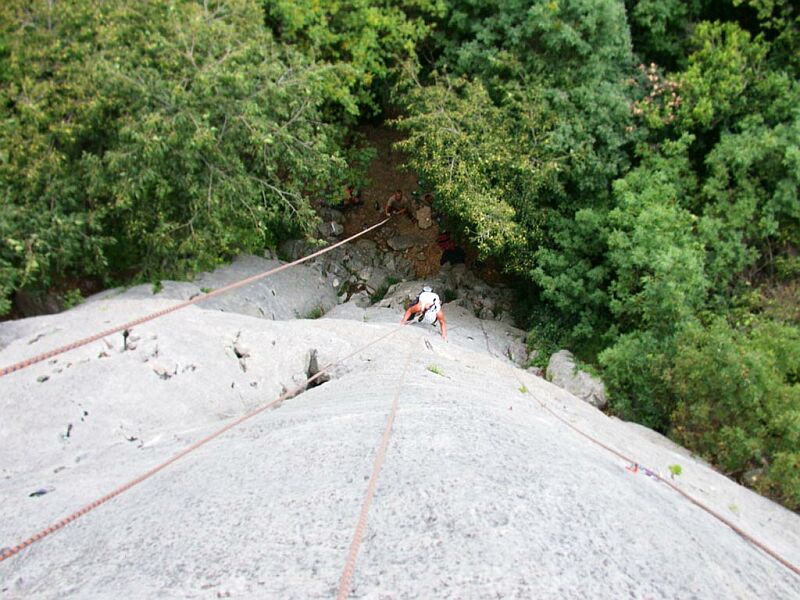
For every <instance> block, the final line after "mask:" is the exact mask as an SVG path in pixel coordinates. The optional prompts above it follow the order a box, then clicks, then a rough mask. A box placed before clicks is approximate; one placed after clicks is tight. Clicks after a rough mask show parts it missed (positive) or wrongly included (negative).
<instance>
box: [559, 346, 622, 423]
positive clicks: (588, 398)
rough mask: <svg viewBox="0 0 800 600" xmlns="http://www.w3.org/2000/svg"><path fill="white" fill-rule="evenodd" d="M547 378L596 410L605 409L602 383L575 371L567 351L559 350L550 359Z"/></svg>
mask: <svg viewBox="0 0 800 600" xmlns="http://www.w3.org/2000/svg"><path fill="white" fill-rule="evenodd" d="M547 378H548V379H549V380H550V381H551V382H553V383H554V384H555V385H557V386H558V387H560V388H563V389H565V390H567V391H568V392H570V393H571V394H573V395H575V396H577V397H578V398H580V399H581V400H584V401H585V402H588V403H589V404H591V405H592V406H594V407H596V408H601V409H602V408H605V406H606V404H607V403H608V401H607V400H606V388H605V385H603V382H602V381H600V380H599V379H596V378H595V377H592V376H591V375H589V373H586V372H585V371H580V370H577V369H576V367H575V357H574V356H573V355H572V353H571V352H570V351H569V350H559V351H558V352H556V353H555V354H553V356H551V357H550V362H549V363H548V365H547Z"/></svg>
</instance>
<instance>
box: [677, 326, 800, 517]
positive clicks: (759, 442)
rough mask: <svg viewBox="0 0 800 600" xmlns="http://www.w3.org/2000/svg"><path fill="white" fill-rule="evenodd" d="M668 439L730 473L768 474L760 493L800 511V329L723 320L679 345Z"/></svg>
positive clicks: (689, 331)
mask: <svg viewBox="0 0 800 600" xmlns="http://www.w3.org/2000/svg"><path fill="white" fill-rule="evenodd" d="M676 345H677V351H676V355H675V361H674V368H673V371H672V381H673V384H674V387H675V390H676V395H677V398H678V405H677V407H676V410H675V413H674V415H673V430H672V434H673V435H674V437H675V438H676V439H677V440H678V441H679V442H681V443H684V444H686V445H687V446H688V447H690V448H693V449H695V450H697V451H699V452H701V453H702V454H703V455H704V456H706V457H709V458H710V459H711V460H713V461H714V462H715V464H717V465H719V466H720V467H721V468H722V469H723V470H725V471H726V472H727V473H730V474H732V475H734V476H741V475H742V474H743V473H744V472H745V471H746V470H748V469H751V468H755V467H762V466H763V467H765V475H764V477H762V478H760V480H759V481H760V483H759V486H761V491H764V492H769V493H771V494H773V495H775V496H776V497H778V498H780V499H781V500H782V501H783V502H784V503H786V504H787V506H789V507H790V508H797V507H799V506H800V503H799V502H798V500H800V497H799V496H798V488H797V485H798V483H799V482H800V477H798V474H797V471H796V469H795V468H793V466H792V465H796V464H797V463H798V461H800V451H798V448H800V385H798V382H800V367H799V366H798V365H800V329H798V328H797V327H790V326H786V325H779V324H776V323H772V322H758V323H757V324H756V326H755V327H753V328H752V329H751V330H749V331H740V330H736V329H733V328H732V327H730V325H728V324H727V323H726V322H725V321H724V320H723V319H715V320H714V321H713V322H712V323H711V324H710V326H709V327H707V328H703V327H700V326H699V325H694V326H690V327H687V328H686V329H685V330H684V331H683V332H682V333H681V335H680V336H679V337H678V339H677V342H676Z"/></svg>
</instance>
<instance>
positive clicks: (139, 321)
mask: <svg viewBox="0 0 800 600" xmlns="http://www.w3.org/2000/svg"><path fill="white" fill-rule="evenodd" d="M387 221H389V219H388V218H387V219H384V220H383V221H380V222H378V223H376V224H375V225H373V226H372V227H369V228H367V229H365V230H364V231H360V232H359V233H356V234H355V235H351V236H350V237H349V238H347V239H344V240H342V241H340V242H336V243H335V244H332V245H330V246H328V247H327V248H323V249H322V250H318V251H316V252H314V253H313V254H309V255H308V256H305V257H303V258H299V259H297V260H295V261H293V262H290V263H286V264H285V265H281V266H280V267H276V268H275V269H271V270H269V271H265V272H264V273H259V274H257V275H253V276H252V277H248V278H247V279H242V280H240V281H236V282H234V283H231V284H229V285H226V286H225V287H222V288H220V289H218V290H214V291H213V292H209V293H207V294H202V295H200V296H196V297H195V298H191V299H189V300H186V301H185V302H181V303H179V304H176V305H174V306H171V307H169V308H165V309H164V310H160V311H157V312H154V313H151V314H149V315H146V316H144V317H140V318H139V319H135V320H133V321H130V322H128V323H125V324H124V325H119V326H117V327H112V328H111V329H106V330H105V331H101V332H100V333H96V334H94V335H92V336H89V337H86V338H83V339H81V340H78V341H76V342H72V343H70V344H66V345H65V346H61V347H60V348H55V349H54V350H49V351H47V352H44V353H42V354H38V355H36V356H33V357H31V358H27V359H25V360H22V361H20V362H18V363H16V364H13V365H9V366H7V367H4V368H3V369H0V377H4V376H6V375H8V374H10V373H13V372H15V371H19V370H21V369H24V368H26V367H30V366H31V365H34V364H36V363H38V362H41V361H43V360H47V359H48V358H52V357H53V356H57V355H59V354H63V353H64V352H68V351H69V350H74V349H75V348H80V347H81V346H85V345H86V344H91V343H92V342H96V341H97V340H100V339H103V338H104V337H106V336H109V335H111V334H113V333H117V332H119V331H123V330H125V329H132V328H133V327H135V326H136V325H141V324H142V323H146V322H147V321H152V320H153V319H156V318H158V317H163V316H164V315H168V314H169V313H172V312H175V311H176V310H180V309H181V308H186V307H187V306H190V305H192V304H197V303H198V302H202V301H203V300H208V299H209V298H214V297H215V296H219V295H220V294H224V293H225V292H229V291H231V290H235V289H237V288H240V287H242V286H244V285H248V284H250V283H253V282H254V281H258V280H259V279H263V278H264V277H268V276H269V275H274V274H275V273H278V272H280V271H283V270H285V269H288V268H289V267H293V266H295V265H299V264H300V263H304V262H306V261H307V260H311V259H312V258H316V257H317V256H320V255H321V254H325V253H326V252H330V251H331V250H333V249H334V248H338V247H339V246H341V245H343V244H346V243H347V242H349V241H351V240H354V239H355V238H357V237H360V236H362V235H364V234H366V233H369V232H370V231H372V230H373V229H377V228H378V227H380V226H381V225H383V224H385V223H386V222H387Z"/></svg>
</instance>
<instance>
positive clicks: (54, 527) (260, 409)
mask: <svg viewBox="0 0 800 600" xmlns="http://www.w3.org/2000/svg"><path fill="white" fill-rule="evenodd" d="M400 329H402V325H399V326H397V327H395V328H393V329H392V330H390V331H389V332H388V333H385V334H383V335H382V336H379V337H377V338H375V339H374V340H372V341H371V342H369V343H367V344H364V345H363V346H361V347H359V348H358V349H356V350H354V351H353V352H351V353H350V354H348V355H346V356H344V357H342V358H340V359H339V360H337V361H334V362H332V363H329V364H328V365H326V366H325V367H323V368H322V369H320V371H319V372H317V373H315V374H314V375H313V376H311V377H309V378H308V379H306V380H305V382H303V383H301V384H300V385H298V386H297V387H295V388H293V389H291V390H288V391H286V392H284V393H283V394H281V395H280V396H279V397H278V398H276V399H275V400H272V401H271V402H268V403H267V404H264V405H263V406H260V407H258V408H256V409H254V410H252V411H250V412H248V413H247V414H245V415H243V416H241V417H239V418H238V419H236V420H235V421H232V422H230V423H228V424H227V425H225V426H224V427H222V428H220V429H218V430H216V431H215V432H213V433H211V434H209V435H207V436H206V437H204V438H202V439H200V440H198V441H196V442H194V443H193V444H191V445H190V446H187V447H186V448H184V449H183V450H181V451H180V452H178V453H176V454H174V455H173V456H172V457H170V458H169V459H167V460H165V461H164V462H162V463H161V464H159V465H157V466H155V467H153V468H152V469H150V470H149V471H147V472H145V473H143V474H142V475H139V476H138V477H136V478H135V479H132V480H131V481H129V482H127V483H125V484H123V485H121V486H119V487H118V488H116V489H115V490H113V491H111V492H109V493H108V494H106V495H104V496H102V497H100V498H98V499H97V500H95V501H93V502H91V503H89V504H87V505H86V506H84V507H83V508H81V509H79V510H77V511H75V512H74V513H72V514H70V515H68V516H66V517H64V518H63V519H61V520H60V521H58V522H56V523H54V524H52V525H50V526H49V527H47V528H45V529H43V530H41V531H40V532H38V533H36V534H35V535H32V536H31V537H29V538H28V539H26V540H24V541H23V542H20V543H19V544H17V545H15V546H13V547H11V548H7V549H5V550H3V552H2V554H0V562H3V561H4V560H6V559H8V558H11V557H12V556H14V555H15V554H19V553H20V552H21V551H22V550H24V549H25V548H27V547H28V546H31V545H32V544H34V543H36V542H38V541H39V540H41V539H43V538H45V537H47V536H48V535H50V534H51V533H55V532H56V531H58V530H59V529H63V528H64V527H65V526H67V525H69V524H70V523H72V521H74V520H75V519H77V518H78V517H82V516H83V515H85V514H86V513H88V512H91V511H92V510H94V509H95V508H97V507H98V506H100V505H102V504H105V503H106V502H108V501H109V500H111V499H112V498H115V497H116V496H119V495H120V494H122V493H123V492H126V491H127V490H129V489H131V488H132V487H134V486H135V485H137V484H139V483H141V482H143V481H145V480H146V479H149V478H150V477H152V476H153V475H155V474H156V473H158V472H159V471H162V470H164V469H165V468H167V467H168V466H169V465H171V464H172V463H174V462H176V461H178V460H180V459H181V458H183V457H184V456H186V455H187V454H189V453H190V452H192V451H194V450H197V449H198V448H200V447H201V446H204V445H205V444H207V443H208V442H210V441H212V440H214V439H216V438H218V437H219V436H221V435H222V434H223V433H225V432H227V431H229V430H231V429H233V428H234V427H236V426H237V425H240V424H241V423H244V422H245V421H247V420H249V419H252V418H253V417H255V416H256V415H259V414H261V413H262V412H264V411H266V410H268V409H270V408H276V407H278V406H280V404H281V403H282V402H283V401H284V400H287V399H289V398H292V397H294V396H295V395H297V394H298V393H299V392H301V391H303V390H304V389H306V387H307V386H308V384H310V383H312V382H314V381H316V380H317V379H318V378H320V377H322V375H323V374H325V373H327V372H329V371H330V370H331V369H332V368H333V367H335V366H337V365H339V364H341V363H343V362H344V361H346V360H349V359H350V358H352V357H353V356H355V355H356V354H359V353H361V352H363V351H364V350H366V349H367V348H369V347H370V346H372V345H374V344H377V343H378V342H380V341H382V340H385V339H386V338H388V337H390V336H392V335H394V334H395V333H397V332H398V331H400Z"/></svg>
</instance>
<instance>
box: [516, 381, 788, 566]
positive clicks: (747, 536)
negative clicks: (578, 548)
mask: <svg viewBox="0 0 800 600" xmlns="http://www.w3.org/2000/svg"><path fill="white" fill-rule="evenodd" d="M514 377H516V379H517V381H519V382H520V384H522V385H523V386H525V384H524V382H523V381H522V380H521V379H520V378H519V377H517V375H516V373H514ZM526 389H527V388H526ZM534 398H536V397H535V396H534ZM536 401H537V402H538V403H539V404H540V405H541V407H542V408H543V409H545V410H546V411H547V412H549V413H550V414H551V415H553V416H554V417H555V418H556V419H558V420H559V421H561V422H562V423H564V424H565V425H566V426H567V427H569V428H570V429H572V430H573V431H575V432H576V433H578V434H579V435H582V436H583V437H585V438H586V439H587V440H589V441H590V442H592V443H593V444H596V445H597V446H600V447H601V448H603V449H605V450H607V451H608V452H611V453H612V454H613V455H615V456H617V457H619V458H621V459H622V460H624V461H625V462H627V463H630V464H631V465H634V468H635V470H638V467H639V466H640V463H638V462H636V461H635V460H633V459H632V458H629V457H628V456H625V455H624V454H622V453H621V452H619V451H617V450H615V449H614V448H611V447H610V446H607V445H606V444H604V443H603V442H601V441H600V440H597V439H595V438H594V437H592V436H591V435H589V434H588V433H585V432H584V431H582V430H580V429H579V428H578V427H576V426H575V425H573V424H572V423H570V422H569V421H567V420H566V419H565V418H564V417H562V416H561V415H559V414H558V413H556V412H555V411H553V410H552V409H551V408H550V407H549V406H547V404H545V403H544V402H543V401H542V400H540V399H539V398H536ZM647 473H648V475H652V476H653V477H655V478H656V479H657V480H658V481H661V482H662V483H666V484H667V485H668V486H669V487H671V488H672V489H673V490H675V491H676V492H678V493H679V494H680V495H681V496H683V497H684V498H686V499H687V500H689V501H690V502H691V503H692V504H694V505H695V506H697V507H698V508H701V509H702V510H704V511H705V512H707V513H708V514H710V515H711V516H712V517H714V518H716V519H717V520H718V521H721V522H722V523H724V524H725V525H727V526H728V527H730V528H731V529H732V530H733V531H734V532H736V533H737V534H739V535H740V536H741V537H743V538H744V539H745V540H746V541H748V542H750V543H751V544H753V545H754V546H756V547H757V548H759V549H761V550H762V551H763V552H765V553H766V554H767V555H769V556H771V557H772V558H774V559H775V560H776V561H778V562H779V563H781V564H782V565H783V566H784V567H786V568H787V569H789V570H790V571H792V572H793V573H794V574H795V575H799V576H800V568H798V566H797V565H794V564H792V563H791V562H789V561H788V560H787V559H785V558H784V557H782V556H781V555H780V554H778V553H777V552H776V551H775V550H773V549H772V548H770V547H769V546H767V545H766V544H764V543H763V542H760V541H759V540H757V539H755V538H754V537H753V536H751V535H750V534H748V533H747V532H746V531H744V530H743V529H741V528H740V527H739V526H738V525H736V524H735V523H733V522H732V521H730V520H729V519H727V518H725V517H724V516H722V515H721V514H719V513H718V512H716V511H715V510H714V509H712V508H711V507H709V506H706V505H705V504H703V503H702V502H701V501H700V500H698V499H696V498H695V497H693V496H692V495H690V494H689V493H688V492H685V491H683V490H682V489H681V488H679V487H678V486H677V485H675V484H674V483H672V482H671V481H669V480H668V479H664V478H663V477H662V476H661V475H659V474H658V473H656V472H655V471H653V470H652V469H647Z"/></svg>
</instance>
